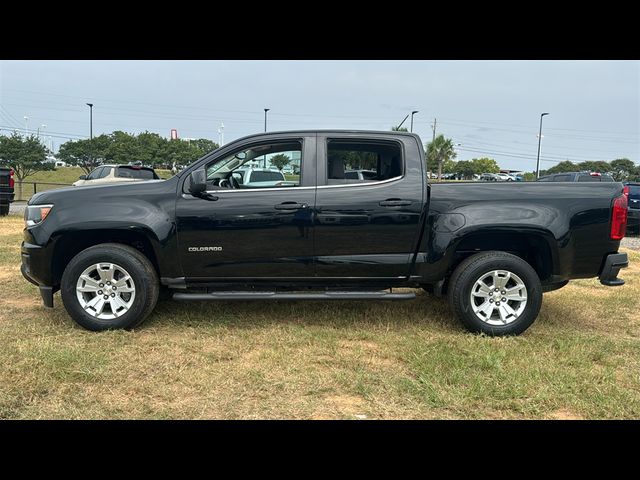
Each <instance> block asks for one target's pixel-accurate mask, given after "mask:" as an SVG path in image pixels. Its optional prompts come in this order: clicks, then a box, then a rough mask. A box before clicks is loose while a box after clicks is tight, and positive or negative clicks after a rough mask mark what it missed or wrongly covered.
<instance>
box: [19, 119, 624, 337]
mask: <svg viewBox="0 0 640 480" xmlns="http://www.w3.org/2000/svg"><path fill="white" fill-rule="evenodd" d="M275 155H279V156H281V155H286V156H287V157H288V158H289V159H290V161H291V162H298V163H299V166H300V175H291V176H287V177H286V180H285V181H282V182H275V183H273V182H269V185H245V184H243V183H242V182H241V178H242V177H241V172H242V171H243V170H245V169H247V168H252V167H255V166H257V167H260V168H269V165H270V161H271V158H273V157H274V156H275ZM281 160H282V157H279V159H278V161H281ZM352 171H367V172H368V173H367V175H366V177H365V176H360V175H346V174H345V173H346V172H352ZM626 215H627V197H626V196H625V195H624V194H623V187H622V185H621V184H620V183H615V182H611V183H606V182H602V183H599V184H591V183H590V184H581V183H563V184H557V183H554V184H548V183H540V182H530V183H528V182H527V183H515V182H513V183H506V182H505V183H495V184H485V183H482V184H481V183H450V184H433V183H431V184H430V183H429V182H428V180H427V176H426V171H425V157H424V150H423V147H422V144H421V142H420V138H419V137H418V136H417V135H414V134H409V133H399V132H364V131H333V130H332V131H292V132H277V133H265V134H259V135H253V136H249V137H245V138H242V139H240V140H237V141H235V142H233V143H229V144H227V145H225V146H224V147H221V148H219V149H217V150H215V151H213V152H211V153H209V154H207V155H205V156H204V157H202V158H200V159H199V160H197V161H195V162H194V163H193V164H192V165H191V166H189V167H188V168H186V169H185V170H183V171H182V172H180V173H179V174H177V175H175V176H174V177H172V178H170V179H169V180H165V181H162V180H153V181H148V182H140V183H135V184H123V185H109V186H97V187H87V188H82V189H77V188H76V189H74V188H71V189H62V190H55V191H47V192H42V193H39V194H37V195H34V196H33V197H32V198H31V200H30V201H29V205H28V208H27V209H26V211H25V221H26V228H25V230H24V242H23V244H22V273H23V275H24V276H25V277H26V278H27V279H28V280H30V281H31V282H32V283H34V284H36V285H38V286H39V287H40V292H41V295H42V298H43V301H44V304H45V305H46V306H48V307H52V306H53V294H54V292H56V291H57V290H60V291H61V296H62V301H63V303H64V306H65V308H66V310H67V312H68V313H69V315H71V317H73V318H74V319H75V320H76V322H77V323H79V324H80V325H82V326H83V327H86V328H88V329H91V330H105V329H112V328H132V327H135V326H136V325H138V324H139V323H140V322H142V320H144V318H145V317H146V316H147V315H149V314H150V313H151V311H152V310H153V308H154V307H155V304H156V301H157V300H158V297H159V295H160V294H161V293H163V292H164V293H165V294H170V295H171V294H172V296H173V299H175V300H230V299H240V300H269V299H286V300H291V299H321V300H330V299H331V300H333V299H340V300H343V299H380V300H407V299H411V298H414V297H415V292H414V291H410V290H407V288H424V289H426V290H427V291H429V292H432V293H433V294H435V295H445V294H448V297H449V301H450V305H451V308H452V311H453V312H454V313H455V315H456V316H457V317H458V318H459V319H460V320H461V321H462V323H463V324H464V325H465V326H466V327H467V328H468V329H469V330H471V331H474V332H484V333H486V334H489V335H508V334H519V333H521V332H523V331H524V330H526V329H527V328H528V327H529V326H530V325H531V324H532V323H533V321H534V320H535V318H536V317H537V315H538V312H539V310H540V305H541V302H542V293H543V292H545V291H550V290H554V289H558V288H561V287H563V286H564V285H566V284H567V282H568V281H569V280H570V279H574V278H590V277H596V276H599V278H600V282H601V283H602V284H604V285H608V286H615V285H622V284H623V283H624V281H623V280H621V279H618V278H617V274H618V272H619V270H620V268H622V267H626V266H627V264H628V261H627V255H626V254H625V253H618V247H619V245H620V240H621V239H622V237H623V236H624V231H625V226H626ZM397 287H400V288H404V289H403V290H399V291H398V290H396V291H393V289H394V288H397ZM214 320H215V319H214Z"/></svg>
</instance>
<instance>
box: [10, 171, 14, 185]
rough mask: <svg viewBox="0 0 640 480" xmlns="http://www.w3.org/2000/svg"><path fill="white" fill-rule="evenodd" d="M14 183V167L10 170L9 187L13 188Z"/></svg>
mask: <svg viewBox="0 0 640 480" xmlns="http://www.w3.org/2000/svg"><path fill="white" fill-rule="evenodd" d="M13 185H14V181H13V168H12V169H11V170H9V188H13Z"/></svg>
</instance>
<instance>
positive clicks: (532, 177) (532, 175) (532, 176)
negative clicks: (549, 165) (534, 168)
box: [522, 172, 536, 182]
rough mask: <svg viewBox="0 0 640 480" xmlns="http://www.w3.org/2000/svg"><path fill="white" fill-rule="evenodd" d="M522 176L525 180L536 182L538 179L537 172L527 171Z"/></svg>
mask: <svg viewBox="0 0 640 480" xmlns="http://www.w3.org/2000/svg"><path fill="white" fill-rule="evenodd" d="M522 178H523V179H524V181H525V182H535V181H536V172H526V173H525V174H524V175H523V176H522Z"/></svg>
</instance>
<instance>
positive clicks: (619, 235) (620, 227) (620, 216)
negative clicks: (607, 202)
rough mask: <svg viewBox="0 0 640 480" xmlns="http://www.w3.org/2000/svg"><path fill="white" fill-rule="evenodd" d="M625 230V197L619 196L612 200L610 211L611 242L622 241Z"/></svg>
mask: <svg viewBox="0 0 640 480" xmlns="http://www.w3.org/2000/svg"><path fill="white" fill-rule="evenodd" d="M626 229H627V197H626V196H625V195H620V196H619V197H617V198H615V199H614V200H613V208H612V210H611V240H622V239H623V238H624V232H625V230H626Z"/></svg>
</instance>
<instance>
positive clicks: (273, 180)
mask: <svg viewBox="0 0 640 480" xmlns="http://www.w3.org/2000/svg"><path fill="white" fill-rule="evenodd" d="M233 178H235V179H236V180H237V182H238V184H239V185H240V188H258V187H278V186H283V187H289V186H293V185H297V183H296V182H290V181H287V179H286V178H285V176H284V173H282V172H281V171H280V170H275V169H270V168H239V169H237V170H235V171H234V172H233Z"/></svg>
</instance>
